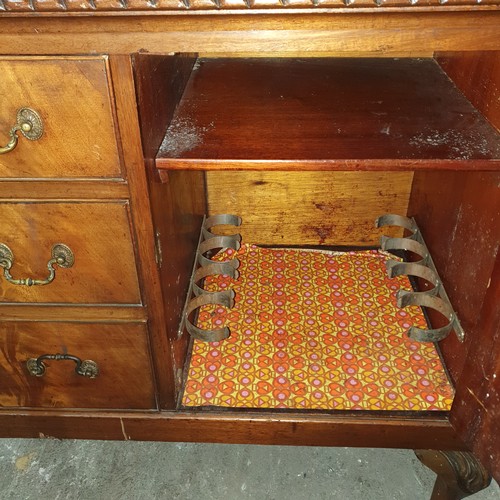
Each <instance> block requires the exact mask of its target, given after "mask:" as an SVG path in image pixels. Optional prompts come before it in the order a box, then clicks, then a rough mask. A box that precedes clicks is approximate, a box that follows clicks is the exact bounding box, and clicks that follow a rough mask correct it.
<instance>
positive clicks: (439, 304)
mask: <svg viewBox="0 0 500 500" xmlns="http://www.w3.org/2000/svg"><path fill="white" fill-rule="evenodd" d="M397 295H398V297H397V298H398V306H399V307H406V306H420V307H429V308H431V309H434V310H435V311H437V312H438V313H440V314H441V315H442V316H444V317H445V318H446V319H447V320H448V324H447V325H445V326H443V327H441V328H433V329H422V328H417V327H416V326H412V327H410V328H409V330H408V331H407V332H406V333H407V335H408V337H410V338H411V339H412V340H417V341H419V342H439V341H440V340H443V339H444V338H446V337H447V336H448V334H449V333H450V332H451V331H452V330H453V328H454V325H453V324H454V319H455V313H454V312H453V309H452V308H451V306H450V305H449V304H448V303H447V302H445V301H444V300H443V299H442V298H441V297H437V296H434V295H429V294H426V293H418V292H407V291H405V290H399V292H398V294H397Z"/></svg>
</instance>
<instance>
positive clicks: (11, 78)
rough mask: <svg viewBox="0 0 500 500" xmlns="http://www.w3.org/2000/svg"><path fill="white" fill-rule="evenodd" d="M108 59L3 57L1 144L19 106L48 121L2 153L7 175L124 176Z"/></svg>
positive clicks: (0, 169)
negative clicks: (33, 134) (37, 134)
mask: <svg viewBox="0 0 500 500" xmlns="http://www.w3.org/2000/svg"><path fill="white" fill-rule="evenodd" d="M108 73H109V72H108V61H107V58H106V57H102V56H100V57H84V58H78V59H77V58H63V57H59V58H6V59H0V95H1V96H2V106H1V108H0V146H5V145H6V144H7V143H8V142H9V131H10V129H11V128H12V126H13V125H14V124H15V123H16V116H17V112H18V110H19V109H20V108H26V107H27V108H31V109H33V110H34V111H36V112H37V113H38V114H39V116H40V118H41V119H42V123H43V134H42V136H41V137H40V138H39V139H38V140H33V141H31V140H27V139H25V138H24V137H22V136H21V134H18V135H19V136H20V138H19V141H18V144H17V146H16V147H15V149H14V150H12V151H10V152H8V153H5V154H2V155H0V177H3V178H58V177H59V178H78V177H121V173H120V172H121V169H120V161H119V154H118V146H117V138H116V130H115V122H114V111H113V105H112V99H111V94H110V82H109V80H108Z"/></svg>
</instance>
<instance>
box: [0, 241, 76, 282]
mask: <svg viewBox="0 0 500 500" xmlns="http://www.w3.org/2000/svg"><path fill="white" fill-rule="evenodd" d="M74 262H75V256H74V255H73V252H72V251H71V249H70V248H69V247H68V246H66V245H64V244H63V243H57V244H55V245H54V246H53V247H52V258H51V259H50V260H49V261H48V262H47V269H48V270H49V275H48V276H47V278H45V279H44V280H35V279H33V278H23V279H14V278H13V277H12V275H11V274H10V268H11V267H12V264H13V263H14V254H13V253H12V250H11V249H10V248H9V247H8V246H7V245H5V244H4V243H0V267H3V275H4V276H5V279H6V280H7V281H8V282H9V283H12V284H13V285H25V286H32V285H48V284H49V283H51V282H52V281H54V278H55V277H56V270H55V269H54V266H55V265H57V266H59V267H65V268H68V267H71V266H72V265H73V264H74Z"/></svg>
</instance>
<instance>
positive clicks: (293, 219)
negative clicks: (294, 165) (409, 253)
mask: <svg viewBox="0 0 500 500" xmlns="http://www.w3.org/2000/svg"><path fill="white" fill-rule="evenodd" d="M412 179H413V173H412V172H268V173H263V172H245V171H242V172H207V193H208V207H209V213H210V214H215V213H234V214H237V215H240V216H241V217H242V219H243V225H242V227H241V228H240V232H241V234H242V236H243V240H244V241H246V242H249V243H259V244H265V245H353V246H371V245H378V242H379V238H380V235H381V232H380V230H377V229H375V224H374V221H375V219H376V218H377V217H378V216H379V215H382V214H384V213H388V212H390V213H396V214H401V215H406V212H407V207H408V199H409V195H410V190H411V183H412ZM233 229H234V228H233ZM385 231H386V228H384V234H388V233H386V232H385ZM229 232H234V231H231V230H230V231H229ZM392 234H393V235H394V236H396V235H399V234H400V233H398V231H397V230H396V231H394V232H393V233H392Z"/></svg>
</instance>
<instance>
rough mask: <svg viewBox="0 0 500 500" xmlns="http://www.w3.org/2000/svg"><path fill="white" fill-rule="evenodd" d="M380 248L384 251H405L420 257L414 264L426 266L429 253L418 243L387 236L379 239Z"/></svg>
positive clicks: (408, 239)
mask: <svg viewBox="0 0 500 500" xmlns="http://www.w3.org/2000/svg"><path fill="white" fill-rule="evenodd" d="M380 248H381V249H382V250H385V251H391V250H405V251H408V252H412V253H414V254H416V255H420V257H422V260H419V261H418V262H415V264H419V265H421V266H425V265H427V262H428V260H429V252H428V251H427V248H426V247H425V246H424V245H422V243H420V242H419V241H416V240H412V239H410V238H389V237H387V236H381V237H380Z"/></svg>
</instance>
